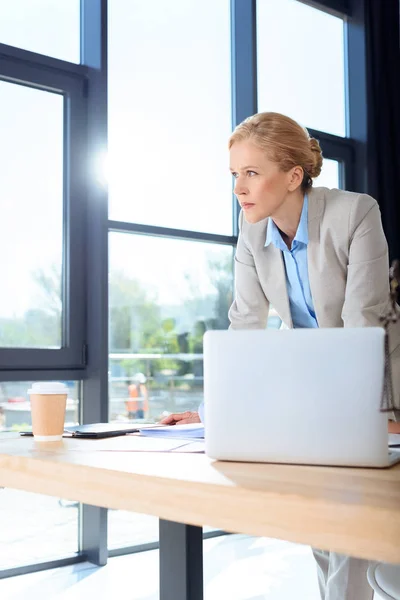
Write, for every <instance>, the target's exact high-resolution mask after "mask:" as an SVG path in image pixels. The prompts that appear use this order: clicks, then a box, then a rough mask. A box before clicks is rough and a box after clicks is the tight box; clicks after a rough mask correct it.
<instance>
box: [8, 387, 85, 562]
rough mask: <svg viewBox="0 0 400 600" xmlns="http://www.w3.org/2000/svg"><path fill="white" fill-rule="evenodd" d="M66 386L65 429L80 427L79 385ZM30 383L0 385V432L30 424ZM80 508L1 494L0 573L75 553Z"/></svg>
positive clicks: (35, 497)
mask: <svg viewBox="0 0 400 600" xmlns="http://www.w3.org/2000/svg"><path fill="white" fill-rule="evenodd" d="M65 383H66V384H67V386H68V389H69V393H68V400H67V411H66V424H75V423H79V402H80V386H79V384H78V382H73V381H65ZM31 384H32V382H27V381H24V382H17V381H12V382H0V432H1V431H20V430H23V429H26V428H29V427H30V425H31V413H30V403H29V396H28V394H27V391H28V389H29V388H30V386H31ZM78 511H79V504H78V503H76V502H70V501H68V500H63V499H60V498H52V497H49V496H43V495H41V494H32V493H28V492H21V491H19V490H14V489H0V514H1V539H0V557H1V558H0V570H1V569H9V568H13V567H16V566H21V565H23V564H32V563H35V562H41V561H46V560H52V559H53V558H55V557H57V558H59V557H61V556H69V555H72V554H74V553H76V552H78V550H79V548H78V521H79V519H78Z"/></svg>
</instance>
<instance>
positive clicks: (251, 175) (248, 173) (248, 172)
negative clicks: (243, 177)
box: [247, 171, 257, 177]
mask: <svg viewBox="0 0 400 600" xmlns="http://www.w3.org/2000/svg"><path fill="white" fill-rule="evenodd" d="M247 175H248V176H249V177H254V175H257V173H256V172H255V171H247Z"/></svg>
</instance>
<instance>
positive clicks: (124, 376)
mask: <svg viewBox="0 0 400 600" xmlns="http://www.w3.org/2000/svg"><path fill="white" fill-rule="evenodd" d="M232 254H233V249H232V247H230V246H220V245H214V244H207V243H202V242H191V241H182V240H174V239H162V238H154V237H150V236H140V235H129V234H119V233H111V234H110V301H109V304H110V309H109V310H110V325H109V330H110V368H109V373H110V391H109V398H110V404H109V406H110V414H109V417H110V420H121V419H122V420H124V419H125V420H133V421H136V420H139V421H141V420H143V419H144V420H148V421H154V420H157V419H159V418H160V417H161V416H162V414H163V413H165V412H166V411H171V412H177V411H184V410H197V408H198V406H199V404H200V402H201V401H202V398H203V335H204V332H205V331H206V330H207V329H227V328H228V325H229V322H228V309H229V307H230V304H231V302H232V286H233V282H232Z"/></svg>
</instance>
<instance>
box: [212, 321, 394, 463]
mask: <svg viewBox="0 0 400 600" xmlns="http://www.w3.org/2000/svg"><path fill="white" fill-rule="evenodd" d="M383 374H384V331H383V329H382V328H380V327H379V328H378V327H376V328H375V327H371V328H358V329H345V328H343V329H296V330H279V331H276V330H275V331H274V330H257V331H251V330H235V331H233V330H230V331H208V332H207V333H206V334H205V336H204V403H205V442H206V454H208V456H210V457H212V458H216V459H220V460H234V461H257V462H274V463H295V464H313V465H339V466H358V467H388V466H390V465H391V464H394V463H395V462H398V461H399V460H400V452H398V451H389V448H388V430H387V415H386V414H384V413H381V412H380V411H379V407H380V402H381V396H382V386H383Z"/></svg>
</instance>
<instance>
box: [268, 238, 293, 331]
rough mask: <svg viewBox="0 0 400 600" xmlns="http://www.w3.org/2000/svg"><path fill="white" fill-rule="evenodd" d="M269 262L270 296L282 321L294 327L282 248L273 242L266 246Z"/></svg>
mask: <svg viewBox="0 0 400 600" xmlns="http://www.w3.org/2000/svg"><path fill="white" fill-rule="evenodd" d="M264 252H265V255H266V261H267V264H268V265H269V266H270V268H269V274H268V281H269V282H270V283H269V285H268V289H269V290H270V293H269V294H268V298H269V300H270V302H271V304H272V306H273V307H274V308H275V310H276V312H277V313H278V315H279V316H280V318H281V319H282V321H283V322H284V323H285V325H287V326H288V327H290V328H291V327H293V323H292V317H291V314H290V305H289V296H288V292H287V286H286V271H285V264H284V261H283V256H282V252H281V250H279V249H278V248H276V246H274V245H273V244H269V246H267V247H266V248H264Z"/></svg>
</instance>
